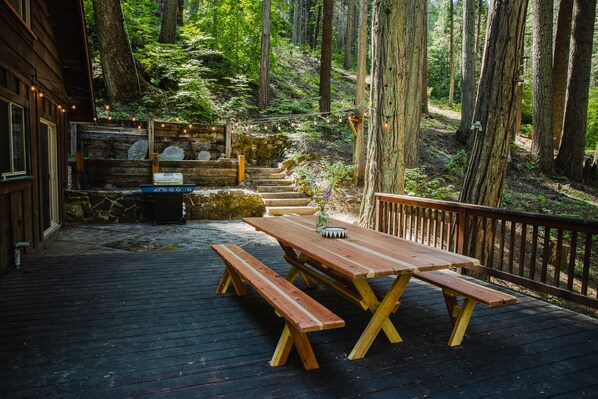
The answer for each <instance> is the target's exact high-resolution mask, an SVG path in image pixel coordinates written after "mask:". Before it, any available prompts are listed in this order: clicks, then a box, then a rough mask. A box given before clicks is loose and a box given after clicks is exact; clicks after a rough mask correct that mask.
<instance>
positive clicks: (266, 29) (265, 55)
mask: <svg viewBox="0 0 598 399" xmlns="http://www.w3.org/2000/svg"><path fill="white" fill-rule="evenodd" d="M270 10H271V0H263V9H262V56H261V57H260V81H259V89H258V108H259V109H264V108H266V107H267V106H268V105H269V103H270V14H271V11H270Z"/></svg>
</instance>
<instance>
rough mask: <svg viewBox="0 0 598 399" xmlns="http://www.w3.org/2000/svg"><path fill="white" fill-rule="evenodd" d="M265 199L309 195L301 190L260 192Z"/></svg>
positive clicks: (304, 196)
mask: <svg viewBox="0 0 598 399" xmlns="http://www.w3.org/2000/svg"><path fill="white" fill-rule="evenodd" d="M260 195H261V196H262V198H263V199H278V198H307V196H306V195H305V194H304V193H302V192H300V191H281V192H279V193H260Z"/></svg>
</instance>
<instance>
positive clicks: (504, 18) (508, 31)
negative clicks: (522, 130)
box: [460, 0, 527, 207]
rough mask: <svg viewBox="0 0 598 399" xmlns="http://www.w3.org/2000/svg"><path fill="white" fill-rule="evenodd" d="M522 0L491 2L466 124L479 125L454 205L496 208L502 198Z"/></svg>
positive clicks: (513, 111)
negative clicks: (469, 119)
mask: <svg viewBox="0 0 598 399" xmlns="http://www.w3.org/2000/svg"><path fill="white" fill-rule="evenodd" d="M526 10H527V0H518V1H504V0H494V2H493V4H492V6H491V7H490V11H489V14H488V33H487V35H486V37H487V40H486V48H485V50H484V61H483V64H482V71H481V76H480V83H479V87H483V88H484V90H478V93H477V96H476V105H475V108H474V115H473V116H474V117H473V119H472V120H474V121H480V122H481V123H482V130H481V131H480V132H478V133H477V134H476V137H475V140H474V145H473V149H472V152H471V155H470V157H469V161H468V166H467V172H466V175H465V181H464V185H463V189H462V191H461V196H460V201H461V202H467V203H472V204H479V205H487V206H494V207H496V206H498V205H499V204H500V199H501V195H502V189H503V183H504V178H505V173H506V170H507V157H508V155H509V147H510V143H511V131H512V130H511V129H512V126H513V123H514V121H515V114H516V96H515V89H516V86H517V78H518V77H519V63H520V59H519V54H520V49H521V47H522V46H523V37H524V29H525V13H526Z"/></svg>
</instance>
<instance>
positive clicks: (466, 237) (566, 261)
mask: <svg viewBox="0 0 598 399" xmlns="http://www.w3.org/2000/svg"><path fill="white" fill-rule="evenodd" d="M376 229H377V230H378V231H382V232H385V233H388V234H391V235H394V236H397V237H401V238H405V239H409V240H412V241H417V242H420V243H423V244H427V245H431V246H433V247H437V248H442V249H446V250H449V251H453V252H457V253H460V254H464V255H468V256H472V257H475V258H477V259H479V260H480V261H481V264H482V266H479V267H475V268H473V270H474V271H475V272H478V273H483V274H486V275H489V276H492V277H496V278H499V279H502V280H505V281H509V282H512V283H515V284H518V285H520V286H522V287H525V288H529V289H532V290H535V291H538V292H541V293H544V294H547V295H552V296H553V297H556V298H562V299H566V300H569V301H572V302H575V303H578V304H581V305H585V306H589V307H592V308H595V309H598V283H597V282H598V221H586V220H583V219H577V218H569V217H558V216H550V215H543V214H534V213H526V212H514V211H509V210H506V209H500V208H491V207H486V206H477V205H470V204H462V203H458V202H449V201H439V200H430V199H424V198H416V197H408V196H402V195H394V194H383V193H378V194H376Z"/></svg>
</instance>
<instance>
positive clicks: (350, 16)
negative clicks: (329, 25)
mask: <svg viewBox="0 0 598 399" xmlns="http://www.w3.org/2000/svg"><path fill="white" fill-rule="evenodd" d="M354 22H355V0H348V1H347V35H346V37H345V63H344V67H345V69H349V68H351V58H353V31H354V30H355V28H354V27H353V23H354Z"/></svg>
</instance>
